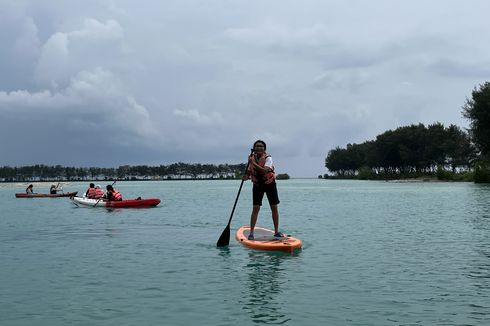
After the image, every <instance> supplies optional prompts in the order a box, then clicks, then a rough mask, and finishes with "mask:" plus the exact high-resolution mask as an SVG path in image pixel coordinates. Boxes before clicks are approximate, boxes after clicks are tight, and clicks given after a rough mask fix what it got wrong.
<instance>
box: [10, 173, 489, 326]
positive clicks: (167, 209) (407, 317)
mask: <svg viewBox="0 0 490 326" xmlns="http://www.w3.org/2000/svg"><path fill="white" fill-rule="evenodd" d="M239 185H240V181H237V180H235V181H163V182H118V183H117V184H116V187H117V188H118V189H119V190H120V191H121V192H122V193H123V195H124V196H125V197H126V198H135V197H137V196H141V197H158V198H161V199H162V200H163V202H162V204H160V206H158V207H156V208H150V209H119V210H112V211H109V210H106V209H105V208H77V207H75V206H74V205H73V204H72V203H71V202H70V200H69V199H66V198H40V199H16V198H14V193H15V192H23V191H24V188H25V185H20V184H0V205H1V210H0V325H2V326H3V325H8V326H10V325H12V326H15V325H36V326H41V325H46V326H48V325H49V326H53V325H118V326H121V325H254V324H282V325H376V326H378V325H490V187H489V186H481V185H474V184H471V183H394V182H370V181H332V180H288V181H279V182H278V189H279V196H280V199H281V204H280V214H281V230H282V231H283V232H287V233H290V234H293V235H295V236H297V237H299V238H301V239H302V240H303V243H304V248H303V250H302V251H301V252H299V253H297V254H294V255H290V254H279V253H268V252H261V251H253V250H250V249H246V248H243V247H241V246H240V245H239V244H238V243H237V242H236V241H235V239H234V231H235V230H236V229H237V228H238V227H239V226H241V225H248V223H249V215H250V210H251V185H250V183H248V182H247V183H245V185H244V188H243V190H242V194H241V196H240V200H239V202H238V205H237V209H236V211H235V214H234V217H233V220H232V225H231V228H232V234H231V235H232V237H231V241H230V246H229V247H228V248H225V249H219V248H216V241H217V239H218V238H219V236H220V234H221V232H222V231H223V229H224V228H225V226H226V223H227V221H228V218H229V215H230V211H231V208H232V206H233V202H234V200H235V197H236V193H237V191H238V187H239ZM48 187H49V185H48V184H45V185H41V184H39V185H36V186H35V190H36V191H37V192H47V190H48ZM86 187H87V183H69V184H64V186H63V188H64V191H74V190H77V191H79V192H80V193H81V192H84V191H85V190H86ZM258 226H263V227H268V228H270V227H271V226H272V221H271V217H270V210H269V208H268V207H267V206H264V208H263V210H262V212H261V214H260V216H259V221H258Z"/></svg>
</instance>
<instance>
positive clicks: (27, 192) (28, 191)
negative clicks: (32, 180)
mask: <svg viewBox="0 0 490 326" xmlns="http://www.w3.org/2000/svg"><path fill="white" fill-rule="evenodd" d="M33 189H34V185H32V184H30V185H28V186H27V188H26V194H33V193H34V190H33Z"/></svg>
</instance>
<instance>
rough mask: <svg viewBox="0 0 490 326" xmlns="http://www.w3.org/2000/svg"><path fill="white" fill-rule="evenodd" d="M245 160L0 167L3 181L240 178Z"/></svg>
mask: <svg viewBox="0 0 490 326" xmlns="http://www.w3.org/2000/svg"><path fill="white" fill-rule="evenodd" d="M244 170H245V164H244V163H240V164H219V165H214V164H199V163H197V164H188V163H181V162H179V163H173V164H170V165H159V166H148V165H136V166H130V165H123V166H119V167H118V168H100V167H64V166H61V165H56V166H49V165H42V164H37V165H31V166H21V167H11V166H3V167H0V180H1V181H7V182H8V181H32V180H39V181H50V180H58V181H76V180H146V179H148V180H174V179H232V178H240V177H241V175H242V174H243V171H244Z"/></svg>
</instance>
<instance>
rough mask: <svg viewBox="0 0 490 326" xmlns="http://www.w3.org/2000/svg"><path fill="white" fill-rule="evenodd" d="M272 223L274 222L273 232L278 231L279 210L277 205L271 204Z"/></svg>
mask: <svg viewBox="0 0 490 326" xmlns="http://www.w3.org/2000/svg"><path fill="white" fill-rule="evenodd" d="M271 211H272V223H274V233H277V232H279V210H278V208H277V205H271Z"/></svg>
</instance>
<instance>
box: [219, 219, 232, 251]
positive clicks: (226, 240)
mask: <svg viewBox="0 0 490 326" xmlns="http://www.w3.org/2000/svg"><path fill="white" fill-rule="evenodd" d="M229 244H230V225H229V224H228V225H227V226H226V228H225V229H224V230H223V233H221V236H220V237H219V239H218V242H217V243H216V246H217V247H225V246H227V245H229Z"/></svg>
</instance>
